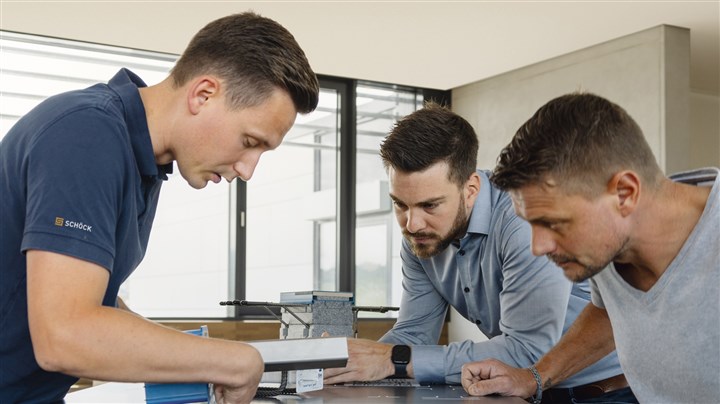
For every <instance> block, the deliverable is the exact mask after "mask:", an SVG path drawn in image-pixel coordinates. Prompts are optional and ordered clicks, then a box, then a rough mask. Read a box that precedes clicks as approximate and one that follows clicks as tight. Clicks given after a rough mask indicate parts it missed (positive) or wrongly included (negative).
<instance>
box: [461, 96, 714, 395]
mask: <svg viewBox="0 0 720 404" xmlns="http://www.w3.org/2000/svg"><path fill="white" fill-rule="evenodd" d="M491 180H492V181H493V182H494V183H495V184H496V185H498V186H499V187H500V188H502V189H505V190H507V191H508V192H509V193H510V195H511V196H512V201H513V205H514V207H515V210H516V212H517V213H518V215H519V216H520V217H522V218H524V219H525V220H527V221H528V222H529V223H530V226H531V227H532V233H533V237H532V251H533V253H534V254H535V255H537V256H547V257H548V258H550V259H552V260H553V261H554V262H555V263H556V264H557V265H558V266H559V267H560V268H562V270H563V272H564V273H565V275H566V276H567V277H568V278H569V279H571V280H573V281H575V282H582V281H585V280H587V279H590V284H591V287H592V304H590V305H588V306H587V307H586V308H585V310H584V311H583V312H582V313H581V314H580V316H578V319H577V320H576V321H575V324H573V326H572V328H571V329H570V330H569V331H568V332H567V334H566V335H565V336H564V337H563V338H562V340H561V341H560V342H559V343H558V344H557V346H556V347H555V348H553V349H552V350H551V351H550V352H548V353H547V354H546V355H545V356H544V357H543V358H541V359H540V360H539V361H538V362H537V363H536V364H535V365H533V366H530V367H528V368H527V369H515V368H513V367H510V366H507V365H505V364H503V363H501V362H499V361H496V360H490V361H484V362H474V363H469V364H467V365H465V367H464V369H463V376H462V377H463V386H464V387H465V389H466V390H467V391H468V392H469V393H470V394H473V395H485V394H492V393H499V394H502V395H515V396H520V397H527V396H530V395H535V397H539V396H542V399H543V402H545V401H546V399H547V401H552V397H553V396H552V390H553V389H552V387H553V386H555V385H557V384H558V383H562V381H563V380H565V379H567V378H568V377H572V375H573V374H575V373H576V372H578V371H581V369H583V368H585V367H586V366H588V365H591V364H592V363H594V362H595V361H596V360H598V359H599V358H602V357H603V356H604V355H605V354H607V353H608V352H610V351H612V350H613V349H616V350H617V352H618V357H619V359H620V363H621V364H622V367H623V370H624V371H625V375H626V376H627V379H628V382H629V383H630V387H631V388H632V389H633V391H634V392H635V394H636V395H637V397H638V399H639V400H640V402H647V403H679V402H683V403H689V402H693V403H708V402H716V401H717V400H718V397H720V327H719V326H718V323H719V321H720V293H718V285H720V249H719V248H718V246H720V231H718V224H719V223H720V185H719V183H720V177H718V169H717V168H708V169H702V170H695V171H692V172H686V173H682V174H679V175H674V176H671V177H670V178H667V177H665V176H664V175H663V173H662V171H661V170H660V168H659V167H658V165H657V163H656V161H655V158H654V156H653V154H652V151H651V149H650V147H649V146H648V144H647V142H646V141H645V138H644V136H643V133H642V131H641V130H640V128H639V127H638V125H637V124H636V123H635V121H634V120H633V119H632V118H631V117H630V116H629V115H628V114H627V112H625V110H623V109H622V108H621V107H620V106H618V105H616V104H614V103H612V102H610V101H608V100H606V99H604V98H602V97H599V96H596V95H593V94H568V95H564V96H561V97H558V98H556V99H553V100H551V101H550V102H548V103H547V104H545V105H544V106H543V107H541V108H540V109H539V110H538V111H537V112H536V113H535V115H533V117H531V118H530V119H529V120H528V121H527V122H526V123H525V124H524V125H523V126H522V127H521V128H520V129H519V130H518V131H517V133H516V134H515V137H514V138H513V139H512V141H511V142H510V144H509V145H508V146H507V147H505V149H504V150H503V151H502V153H501V154H500V158H499V160H498V165H497V167H496V168H495V171H494V173H493V176H492V178H491ZM513 366H517V365H513ZM546 389H550V390H546ZM544 390H545V391H544ZM548 393H549V394H548Z"/></svg>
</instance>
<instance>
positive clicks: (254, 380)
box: [213, 351, 265, 404]
mask: <svg viewBox="0 0 720 404" xmlns="http://www.w3.org/2000/svg"><path fill="white" fill-rule="evenodd" d="M255 353H257V351H255ZM247 361H248V366H247V368H246V369H245V370H246V372H243V373H244V374H239V375H238V379H239V381H238V384H237V385H235V386H223V385H218V384H215V385H213V393H214V395H215V402H216V403H217V404H245V403H249V402H250V401H252V399H253V398H254V397H255V392H256V391H257V388H258V384H260V379H261V378H262V375H263V371H264V369H265V364H264V363H263V361H262V357H261V356H260V354H259V353H257V355H248V356H247Z"/></svg>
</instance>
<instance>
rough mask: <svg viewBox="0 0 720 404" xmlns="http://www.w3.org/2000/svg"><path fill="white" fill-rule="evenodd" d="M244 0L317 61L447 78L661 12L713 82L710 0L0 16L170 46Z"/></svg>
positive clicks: (539, 54) (369, 72)
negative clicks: (687, 35)
mask: <svg viewBox="0 0 720 404" xmlns="http://www.w3.org/2000/svg"><path fill="white" fill-rule="evenodd" d="M250 9H252V10H254V11H256V12H258V13H260V14H262V15H265V16H267V17H270V18H273V19H275V20H277V21H278V22H280V23H281V24H283V25H284V26H285V27H287V28H288V29H289V30H290V31H291V32H292V33H293V34H294V35H295V37H296V38H297V40H298V42H299V43H300V44H301V46H302V47H303V48H304V49H305V51H306V53H307V55H308V58H309V59H310V62H311V64H312V65H313V67H314V69H315V70H316V72H318V73H322V74H329V75H336V76H343V77H352V78H361V79H368V80H374V81H381V82H389V83H398V84H406V85H414V86H420V87H429V88H437V89H450V88H453V87H457V86H461V85H464V84H468V83H471V82H474V81H478V80H481V79H485V78H488V77H492V76H494V75H497V74H501V73H504V72H507V71H510V70H513V69H517V68H520V67H523V66H527V65H530V64H533V63H537V62H540V61H542V60H545V59H549V58H552V57H555V56H559V55H562V54H565V53H568V52H572V51H575V50H578V49H582V48H584V47H588V46H591V45H595V44H598V43H601V42H604V41H607V40H610V39H614V38H617V37H620V36H624V35H628V34H632V33H634V32H638V31H642V30H644V29H647V28H650V27H653V26H657V25H660V24H669V25H675V26H680V27H686V28H689V29H690V30H691V60H690V65H691V67H690V75H691V77H690V85H691V88H692V90H693V91H697V92H701V93H707V94H714V95H718V94H719V93H720V86H719V81H720V73H719V65H720V39H719V38H720V23H719V19H720V0H713V1H625V2H618V1H612V2H591V1H572V2H563V1H555V2H543V1H506V2H498V1H477V2H472V1H464V2H453V1H446V2H408V1H403V2H400V1H386V2H367V1H366V2H362V1H333V2H325V1H315V2H305V1H282V2H280V1H267V2H239V1H223V2H214V1H205V2H197V1H195V2H192V1H190V2H187V1H186V2H179V1H146V2H112V1H90V2H77V1H75V2H66V1H49V2H42V1H41V2H38V1H33V2H15V1H7V0H2V1H1V2H0V28H2V29H6V30H12V31H20V32H29V33H38V34H44V35H51V36H60V37H65V38H71V39H80V40H86V41H93V42H100V43H106V44H112V45H122V46H129V47H133V48H139V49H150V50H158V51H166V52H173V53H180V52H181V51H182V49H183V47H184V45H185V44H186V43H187V41H188V40H189V39H190V37H191V36H192V34H194V33H195V32H196V31H197V30H198V29H199V28H201V27H202V26H203V25H204V24H205V23H207V22H208V21H210V20H212V19H214V18H217V17H220V16H223V15H226V14H230V13H234V12H239V11H244V10H250Z"/></svg>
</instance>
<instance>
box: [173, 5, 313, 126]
mask: <svg viewBox="0 0 720 404" xmlns="http://www.w3.org/2000/svg"><path fill="white" fill-rule="evenodd" d="M170 74H171V76H172V77H173V83H174V85H175V86H176V87H181V86H183V85H185V83H187V82H188V81H189V80H191V79H193V78H195V77H197V76H200V75H202V74H212V75H216V76H218V77H219V78H220V79H222V80H223V81H224V82H225V84H226V86H227V92H228V101H229V105H230V106H231V107H235V108H246V107H253V106H257V105H259V104H261V103H262V102H264V101H266V100H267V99H268V98H269V97H270V95H271V94H272V93H273V92H274V91H275V90H276V89H277V88H280V89H282V90H285V91H287V93H288V94H289V95H290V98H291V99H292V101H293V104H294V105H295V109H296V110H297V112H299V113H309V112H312V111H313V110H314V109H315V108H316V107H317V104H318V98H319V91H320V90H319V85H318V81H317V77H316V76H315V73H314V72H313V71H312V69H311V68H310V64H309V63H308V60H307V58H306V57H305V53H304V52H303V50H302V49H301V48H300V45H298V43H297V42H296V41H295V38H294V37H293V36H292V34H290V32H288V30H286V29H285V28H284V27H283V26H282V25H280V24H278V23H277V22H275V21H273V20H271V19H269V18H265V17H261V16H259V15H258V14H255V13H253V12H245V13H240V14H233V15H229V16H227V17H223V18H220V19H218V20H215V21H213V22H211V23H209V24H207V25H206V26H205V27H204V28H203V29H201V30H200V31H199V32H198V33H197V34H195V36H194V37H193V39H192V40H191V41H190V43H189V44H188V46H187V48H186V49H185V52H183V54H182V56H181V57H180V59H179V60H178V61H177V63H176V64H175V67H173V69H172V71H171V73H170Z"/></svg>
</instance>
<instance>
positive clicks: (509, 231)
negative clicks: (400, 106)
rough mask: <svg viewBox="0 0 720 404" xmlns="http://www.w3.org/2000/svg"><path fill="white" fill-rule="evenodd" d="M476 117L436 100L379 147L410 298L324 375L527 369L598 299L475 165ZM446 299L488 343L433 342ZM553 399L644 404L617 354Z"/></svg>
mask: <svg viewBox="0 0 720 404" xmlns="http://www.w3.org/2000/svg"><path fill="white" fill-rule="evenodd" d="M477 151H478V139H477V136H476V134H475V132H474V130H473V128H472V126H470V124H469V123H468V122H467V121H466V120H464V119H463V118H462V117H460V116H458V115H456V114H454V113H453V112H451V111H450V110H449V109H447V108H444V107H442V106H440V105H437V104H434V103H428V104H426V106H425V107H424V108H423V109H421V110H418V111H416V112H414V113H412V114H410V115H409V116H407V117H406V118H404V119H403V120H401V121H400V122H398V123H397V124H396V126H395V127H394V128H393V129H392V131H391V132H390V134H389V135H388V137H387V138H386V139H385V141H384V142H383V144H382V146H381V148H380V155H381V157H382V159H383V164H384V166H385V168H386V170H387V172H388V176H389V180H390V197H391V198H392V200H393V202H394V206H395V208H394V209H395V215H396V217H397V221H398V224H399V225H400V227H401V228H402V231H403V235H404V240H403V244H402V250H401V251H400V257H401V258H402V271H403V295H402V301H401V304H400V313H399V316H398V321H397V323H396V324H395V326H394V327H393V328H392V330H390V331H389V332H388V333H387V334H385V335H384V336H383V337H382V338H381V339H380V341H379V342H375V341H369V340H361V339H359V340H350V341H349V353H350V356H349V360H348V364H347V366H346V367H345V368H341V369H326V370H325V377H326V382H327V383H341V382H347V381H357V380H359V381H370V380H378V379H383V378H386V377H389V376H395V377H398V376H399V377H403V376H407V377H411V378H415V379H416V380H417V381H419V382H421V383H448V384H458V383H459V382H460V375H461V370H462V365H463V364H464V363H466V362H469V361H473V360H474V361H477V360H481V359H486V358H497V359H501V360H503V361H506V362H509V363H512V364H514V365H516V366H529V365H531V364H532V363H534V362H535V361H536V360H537V359H539V358H540V357H541V356H542V355H543V354H544V353H545V352H547V350H549V349H550V348H551V347H552V346H553V345H554V344H555V343H556V342H557V341H558V340H559V339H560V336H561V334H562V333H563V332H564V330H566V329H567V328H568V327H569V326H570V324H572V322H573V321H574V320H575V317H576V316H577V315H578V313H580V312H581V311H582V310H583V308H584V307H585V306H586V305H587V304H588V302H589V289H588V285H587V283H581V284H577V285H572V283H571V282H568V281H567V279H565V278H564V277H563V275H562V273H561V272H560V271H559V270H558V268H557V267H555V266H554V265H553V264H552V263H551V262H550V261H549V260H548V259H547V258H546V257H544V256H541V257H535V256H533V255H532V253H531V251H530V248H529V246H530V244H531V232H530V226H529V225H528V224H527V223H526V222H524V221H523V220H522V219H520V218H519V217H517V216H516V215H515V212H514V211H513V207H512V202H511V200H510V196H509V195H508V194H506V193H504V192H502V191H500V190H499V189H497V188H495V187H494V186H493V185H492V184H490V182H489V180H488V176H489V173H488V172H487V171H483V170H477V169H476V165H477ZM449 306H452V307H454V308H455V309H456V310H457V311H458V312H459V313H460V314H461V315H462V316H464V317H465V318H466V319H468V320H469V321H471V322H473V323H475V324H476V325H477V327H478V329H479V330H480V331H481V332H482V333H483V334H485V335H486V336H487V337H488V338H489V339H488V340H487V341H481V342H473V341H470V340H467V341H462V342H453V343H451V344H449V345H447V346H440V345H436V344H437V343H438V339H439V337H440V332H441V330H442V327H443V323H444V320H445V315H446V312H447V309H448V307H449ZM557 392H558V394H559V395H562V394H564V399H563V398H558V399H557V400H556V401H555V402H573V401H571V398H574V399H575V400H577V401H576V402H580V401H581V400H585V399H598V397H600V398H601V399H608V400H609V399H610V398H611V397H612V399H613V400H614V401H615V402H637V401H636V400H635V398H634V396H633V394H632V391H630V389H629V388H627V383H626V382H625V378H624V376H623V375H622V370H621V369H620V366H619V364H618V360H617V356H616V355H615V353H612V352H607V355H606V356H605V358H603V359H602V360H600V361H599V362H598V363H596V364H595V365H593V366H591V367H589V368H588V369H586V370H584V371H583V372H581V373H579V374H577V375H576V376H575V377H573V378H571V379H568V380H567V381H565V382H564V383H563V384H562V385H561V386H559V388H558V389H557Z"/></svg>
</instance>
